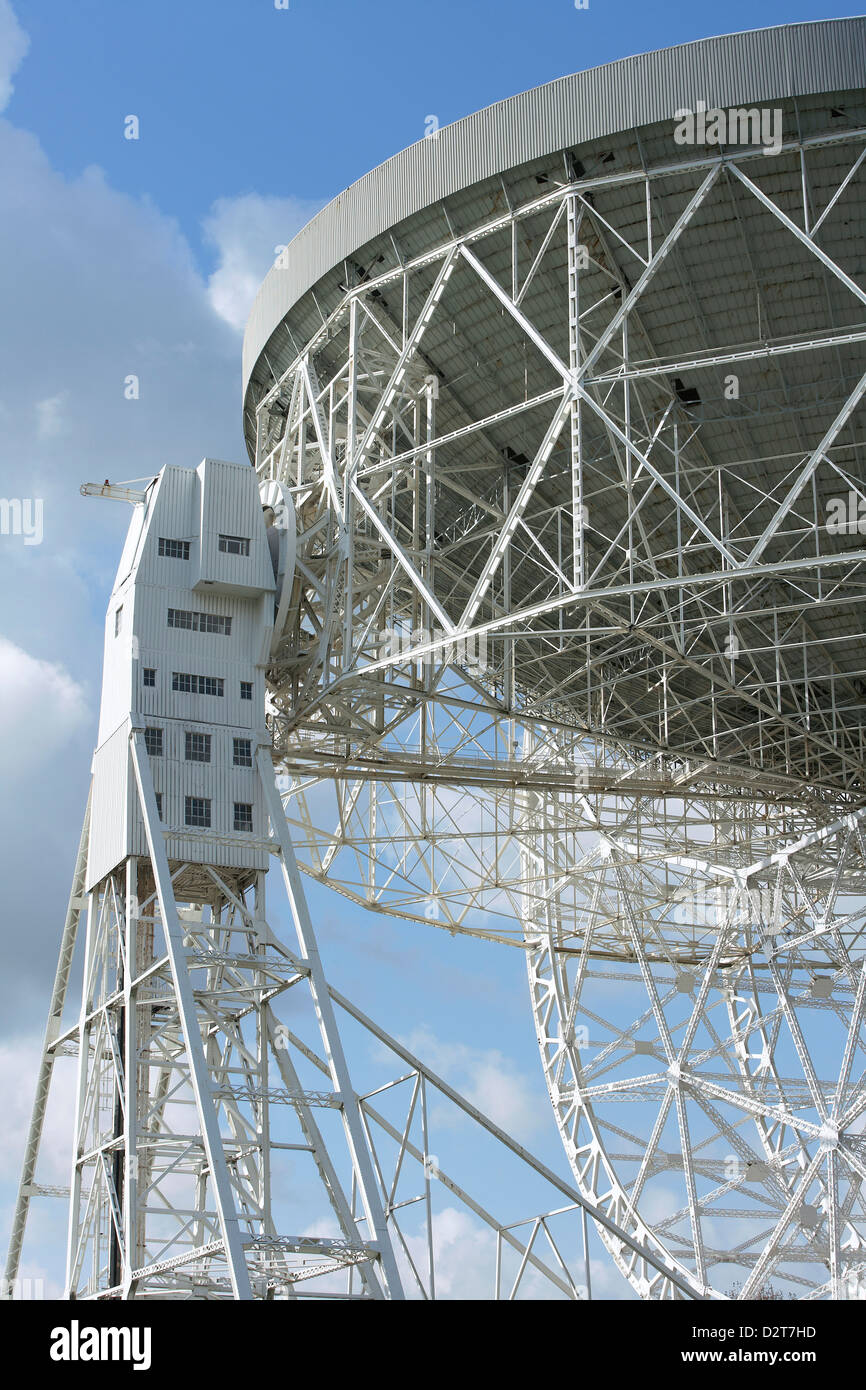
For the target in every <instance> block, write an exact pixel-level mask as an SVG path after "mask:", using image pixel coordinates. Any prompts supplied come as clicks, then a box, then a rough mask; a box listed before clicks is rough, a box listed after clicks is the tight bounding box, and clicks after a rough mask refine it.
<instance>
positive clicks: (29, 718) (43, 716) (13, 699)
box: [0, 637, 88, 783]
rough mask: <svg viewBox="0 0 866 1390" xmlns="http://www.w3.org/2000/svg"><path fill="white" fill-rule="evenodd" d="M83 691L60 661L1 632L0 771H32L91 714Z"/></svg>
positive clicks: (12, 774) (11, 774)
mask: <svg viewBox="0 0 866 1390" xmlns="http://www.w3.org/2000/svg"><path fill="white" fill-rule="evenodd" d="M87 715H88V710H87V702H86V698H85V692H84V689H83V687H82V686H81V685H79V684H78V682H77V681H75V680H73V678H72V676H71V675H70V674H69V672H68V671H67V670H66V669H65V668H64V667H63V666H61V665H60V664H59V663H57V662H53V661H42V660H40V659H39V658H38V657H34V656H31V655H30V654H29V652H26V651H24V650H23V649H22V648H21V647H18V646H16V645H15V643H14V642H9V641H7V639H6V638H5V637H0V728H2V729H3V732H4V738H3V739H2V741H0V776H2V777H3V778H4V780H5V781H7V783H8V782H9V781H14V780H15V779H17V778H19V777H21V776H27V777H30V776H32V775H34V773H35V772H37V770H39V769H40V768H41V767H42V766H43V765H44V764H45V763H46V762H48V761H50V760H51V759H52V758H53V757H55V755H56V754H57V753H58V752H59V751H60V749H61V748H63V746H64V745H65V744H66V743H67V742H68V740H69V738H70V737H71V736H72V735H73V734H74V733H76V732H77V731H78V730H79V729H80V728H81V727H82V725H83V724H84V722H85V720H86V719H87Z"/></svg>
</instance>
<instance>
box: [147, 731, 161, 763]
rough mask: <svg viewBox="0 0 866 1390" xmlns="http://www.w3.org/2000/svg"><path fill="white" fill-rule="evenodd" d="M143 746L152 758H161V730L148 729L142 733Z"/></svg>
mask: <svg viewBox="0 0 866 1390" xmlns="http://www.w3.org/2000/svg"><path fill="white" fill-rule="evenodd" d="M144 746H145V748H146V749H147V751H148V753H149V754H150V756H151V757H152V758H161V757H162V729H154V728H152V727H150V726H149V727H148V728H146V729H145V731H144Z"/></svg>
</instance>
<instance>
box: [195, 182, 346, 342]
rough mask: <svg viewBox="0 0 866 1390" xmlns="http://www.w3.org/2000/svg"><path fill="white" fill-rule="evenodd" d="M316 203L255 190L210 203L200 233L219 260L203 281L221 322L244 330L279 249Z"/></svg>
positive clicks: (306, 217)
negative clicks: (209, 211)
mask: <svg viewBox="0 0 866 1390" xmlns="http://www.w3.org/2000/svg"><path fill="white" fill-rule="evenodd" d="M321 206H322V204H321V203H320V202H313V201H311V200H309V199H303V198H265V197H261V196H260V195H259V194H258V193H247V194H244V195H243V196H242V197H239V198H219V199H218V200H217V201H216V202H215V203H214V205H213V207H212V209H211V214H210V216H209V217H208V218H207V220H206V221H205V223H204V232H205V236H206V238H207V240H208V242H210V244H211V245H212V246H213V247H215V248H216V251H217V253H218V256H219V263H218V265H217V268H216V270H215V271H214V273H213V275H211V277H210V280H209V281H208V293H209V295H210V301H211V304H212V305H213V307H214V309H215V310H216V312H217V313H218V314H219V315H220V317H221V318H223V319H225V321H226V323H230V324H231V326H232V327H233V328H236V329H239V330H242V329H243V328H244V326H245V324H246V321H247V318H248V317H249V312H250V309H251V308H252V303H253V300H254V299H255V297H256V294H257V292H258V289H259V286H260V284H261V282H262V280H263V279H264V277H265V275H266V274H267V272H268V270H270V268H271V266H272V265H273V264H274V261H275V260H276V258H277V254H278V248H280V247H283V246H286V245H287V244H288V242H290V241H291V239H292V237H293V236H294V235H295V233H296V232H298V231H300V229H301V227H303V226H304V224H305V223H306V222H309V220H310V218H311V217H312V216H313V215H314V214H315V213H317V212H318V211H319V209H320V207H321Z"/></svg>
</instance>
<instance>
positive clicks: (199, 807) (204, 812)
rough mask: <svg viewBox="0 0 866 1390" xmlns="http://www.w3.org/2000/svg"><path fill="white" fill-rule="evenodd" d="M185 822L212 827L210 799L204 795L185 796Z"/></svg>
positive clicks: (205, 828) (204, 827)
mask: <svg viewBox="0 0 866 1390" xmlns="http://www.w3.org/2000/svg"><path fill="white" fill-rule="evenodd" d="M184 823H185V824H186V825H197V826H200V827H201V828H202V829H204V830H209V829H210V801H209V800H208V799H207V797H204V796H187V797H184Z"/></svg>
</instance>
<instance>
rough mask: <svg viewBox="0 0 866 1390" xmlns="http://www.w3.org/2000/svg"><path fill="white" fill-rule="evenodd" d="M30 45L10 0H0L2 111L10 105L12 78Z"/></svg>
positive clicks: (0, 102)
mask: <svg viewBox="0 0 866 1390" xmlns="http://www.w3.org/2000/svg"><path fill="white" fill-rule="evenodd" d="M29 47H30V39H29V38H28V37H27V35H26V34H25V32H24V30H23V29H22V28H21V25H20V24H19V23H18V20H17V19H16V17H15V11H14V10H13V9H12V6H11V4H10V0H0V111H3V110H5V108H6V107H7V106H8V105H9V100H10V98H11V96H12V90H13V88H12V78H13V77H14V76H15V74H16V72H17V71H18V69H19V68H20V66H21V64H22V63H23V61H24V58H25V55H26V53H27V50H28V48H29Z"/></svg>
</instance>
